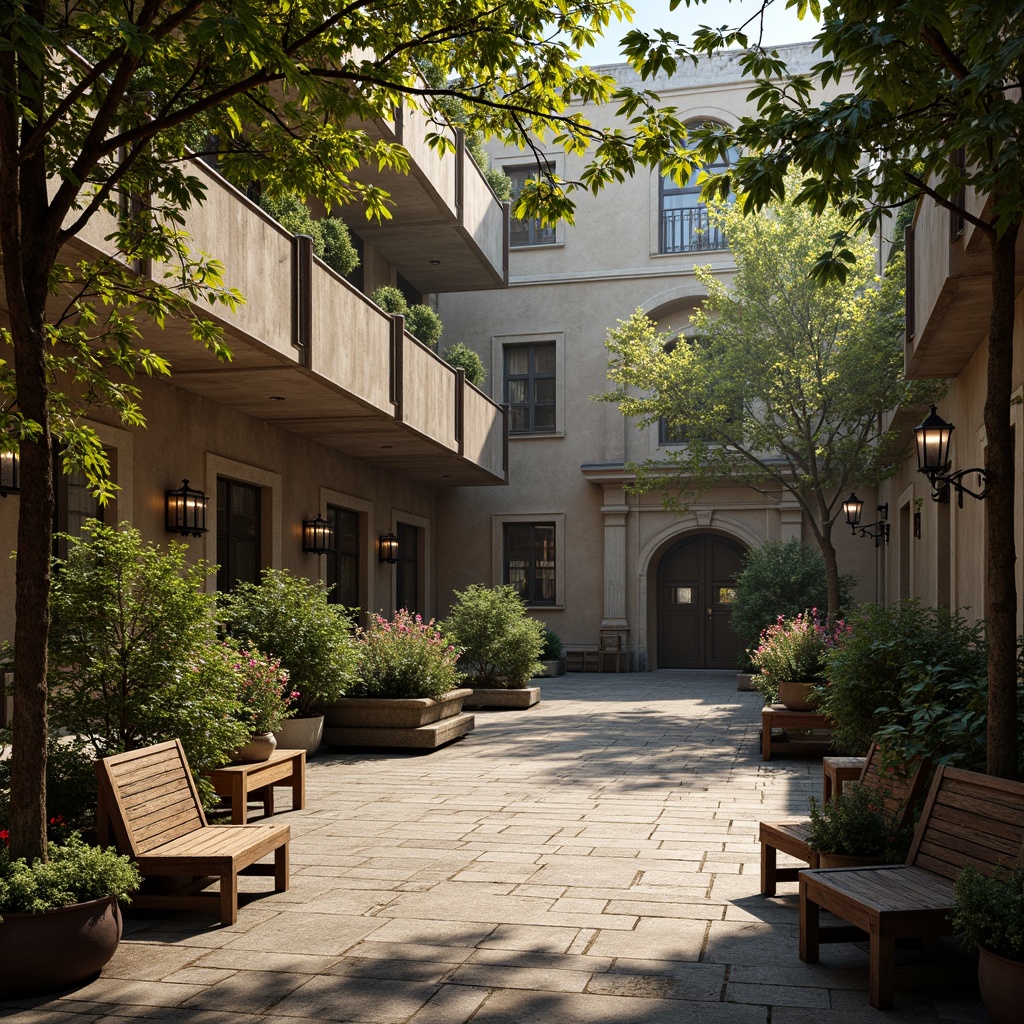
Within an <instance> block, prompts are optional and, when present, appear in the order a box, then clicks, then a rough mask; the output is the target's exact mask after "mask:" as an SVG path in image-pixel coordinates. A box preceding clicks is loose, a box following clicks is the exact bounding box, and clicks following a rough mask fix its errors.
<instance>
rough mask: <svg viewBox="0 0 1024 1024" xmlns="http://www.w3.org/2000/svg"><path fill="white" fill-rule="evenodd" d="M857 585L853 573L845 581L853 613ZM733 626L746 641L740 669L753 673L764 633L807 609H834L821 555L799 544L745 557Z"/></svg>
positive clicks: (843, 592) (764, 548) (775, 544)
mask: <svg viewBox="0 0 1024 1024" xmlns="http://www.w3.org/2000/svg"><path fill="white" fill-rule="evenodd" d="M856 585H857V580H856V578H855V577H854V576H852V575H850V574H849V573H844V574H843V575H842V576H841V577H840V578H839V592H840V603H841V606H842V607H843V608H849V607H850V602H851V598H852V594H853V588H854V587H855V586H856ZM734 587H735V595H734V596H733V601H732V604H731V606H730V609H729V622H730V624H731V625H732V628H733V629H734V630H735V631H736V633H737V635H738V636H739V638H740V641H741V644H742V648H743V653H742V654H741V655H740V665H739V668H740V670H741V671H743V672H751V671H753V664H752V662H751V655H752V653H753V650H754V648H756V647H757V643H758V640H759V638H760V636H761V633H762V631H763V630H765V629H767V628H768V627H769V626H770V625H772V624H773V623H774V622H777V621H778V617H779V616H780V615H781V616H784V617H787V618H792V617H793V616H795V615H798V614H799V613H800V612H802V611H804V609H805V608H825V607H827V606H828V583H827V581H826V578H825V562H824V559H822V557H821V552H820V551H817V550H816V549H814V548H810V547H808V546H807V545H806V544H802V543H801V542H800V541H799V540H795V539H794V540H788V541H785V542H783V541H768V543H767V544H762V545H761V547H757V548H751V550H750V551H748V552H747V553H746V554H745V555H744V556H743V568H742V569H740V571H739V572H738V573H737V574H736V579H735V584H734Z"/></svg>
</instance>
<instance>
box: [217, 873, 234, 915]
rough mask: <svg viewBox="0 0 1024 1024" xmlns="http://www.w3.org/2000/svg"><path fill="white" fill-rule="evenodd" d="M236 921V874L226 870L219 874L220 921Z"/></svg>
mask: <svg viewBox="0 0 1024 1024" xmlns="http://www.w3.org/2000/svg"><path fill="white" fill-rule="evenodd" d="M237 922H238V874H237V873H236V872H234V871H227V872H225V873H224V874H223V875H221V876H220V923H221V924H236V923H237Z"/></svg>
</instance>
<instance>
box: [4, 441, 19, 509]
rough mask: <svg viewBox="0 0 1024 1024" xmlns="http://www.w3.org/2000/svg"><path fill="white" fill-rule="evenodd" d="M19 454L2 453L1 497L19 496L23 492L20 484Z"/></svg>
mask: <svg viewBox="0 0 1024 1024" xmlns="http://www.w3.org/2000/svg"><path fill="white" fill-rule="evenodd" d="M18 468H19V467H18V453H17V452H0V496H2V497H4V498H6V497H7V495H8V494H17V493H18V492H19V491H20V490H21V485H20V484H19V483H18Z"/></svg>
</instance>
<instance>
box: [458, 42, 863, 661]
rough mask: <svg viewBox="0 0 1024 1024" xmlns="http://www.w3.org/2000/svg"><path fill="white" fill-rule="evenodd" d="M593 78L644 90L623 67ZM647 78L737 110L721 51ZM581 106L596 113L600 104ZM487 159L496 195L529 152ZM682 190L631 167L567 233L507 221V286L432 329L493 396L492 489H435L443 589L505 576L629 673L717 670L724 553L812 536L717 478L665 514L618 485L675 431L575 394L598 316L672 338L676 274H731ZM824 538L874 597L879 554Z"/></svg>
mask: <svg viewBox="0 0 1024 1024" xmlns="http://www.w3.org/2000/svg"><path fill="white" fill-rule="evenodd" d="M779 49H780V52H781V53H782V56H783V58H784V59H785V60H786V61H787V63H788V64H789V66H790V67H791V68H793V69H796V70H800V69H805V68H808V67H809V66H810V65H811V63H813V58H812V53H811V48H810V45H808V44H795V45H792V46H786V47H780V48H779ZM602 70H605V71H607V72H609V73H611V74H613V75H614V76H615V77H616V79H617V81H618V82H619V83H620V84H623V85H625V84H628V85H633V86H640V85H641V84H642V83H640V81H639V79H638V78H637V76H636V74H635V73H634V72H633V71H632V70H631V69H630V68H629V67H628V66H625V65H615V66H612V67H609V68H604V69H602ZM648 87H650V88H653V89H654V91H655V92H657V93H658V95H659V96H660V98H661V101H662V103H663V104H665V105H667V106H674V107H676V108H677V110H678V111H679V113H680V115H681V116H682V117H683V118H684V119H685V120H686V121H692V122H694V123H702V122H706V121H720V122H723V123H726V124H735V123H736V122H737V120H738V119H739V118H740V117H742V116H744V115H746V114H753V113H754V112H755V109H754V106H753V104H752V103H751V102H750V101H749V100H748V98H747V95H748V93H749V91H750V83H749V81H744V80H743V79H742V77H741V69H740V66H739V61H738V55H737V54H732V53H728V54H725V55H722V56H720V57H717V58H715V59H713V60H708V61H701V63H700V66H699V67H696V68H694V67H692V66H685V67H682V68H680V70H679V71H678V72H677V73H676V74H675V75H674V76H673V77H671V78H668V79H659V80H657V81H655V82H654V83H653V84H651V83H648ZM588 116H592V119H593V120H594V121H595V122H597V123H602V124H609V123H613V121H614V114H613V113H612V111H611V110H610V109H608V110H606V109H604V108H598V109H596V110H594V111H592V112H591V111H588ZM491 156H492V161H493V163H494V165H495V166H498V167H501V168H502V169H504V170H505V172H506V173H507V174H508V175H509V176H510V177H511V178H512V180H513V184H514V186H515V184H516V183H521V182H522V181H523V180H525V178H527V177H529V176H532V175H535V174H536V161H535V159H534V157H533V155H532V154H524V153H522V152H518V151H514V150H510V149H502V148H495V149H493V150H492V151H491ZM544 156H545V158H546V159H547V161H548V162H549V164H550V165H551V166H552V167H553V169H554V170H555V171H556V172H557V173H558V174H559V175H560V176H561V177H563V178H567V179H572V178H574V177H575V176H576V175H577V174H578V172H579V170H580V168H581V164H580V161H579V160H578V159H573V158H569V157H566V156H565V155H564V154H562V153H560V152H557V151H556V150H555V149H554V148H550V149H547V150H545V151H544ZM699 192H700V188H699V186H698V185H697V184H696V181H695V180H692V181H691V182H689V183H687V184H686V185H683V186H680V185H678V184H677V183H674V182H673V181H672V180H671V179H669V178H665V177H662V176H661V175H660V174H659V173H658V172H657V171H651V172H647V171H642V172H639V173H637V174H636V175H635V176H633V177H631V178H629V179H627V180H626V181H624V182H623V183H621V184H616V185H610V186H608V187H606V188H605V189H604V190H603V191H602V192H601V193H600V194H599V195H598V196H596V197H595V196H589V195H587V196H583V197H581V198H580V200H579V204H578V208H577V212H576V217H575V225H574V226H565V225H561V224H560V225H559V226H558V227H556V228H554V229H551V228H545V227H542V226H540V225H539V224H536V223H524V222H513V226H512V230H511V232H510V241H511V252H510V257H509V286H508V287H507V288H506V289H503V290H501V291H488V292H477V293H473V294H446V295H442V296H440V298H439V304H438V308H439V311H440V312H441V315H442V318H443V320H444V323H445V337H446V338H447V339H451V340H452V341H461V342H463V343H464V344H466V345H469V346H470V347H471V348H474V349H475V350H476V351H477V352H478V353H479V354H480V356H481V357H482V359H483V361H484V364H485V367H486V369H487V374H488V376H487V381H486V383H485V385H484V390H485V391H487V393H488V394H489V395H490V396H491V398H492V399H493V400H494V401H496V402H502V403H505V404H507V405H508V407H509V479H510V486H509V487H508V488H504V489H501V490H493V489H486V490H485V489H481V490H478V491H469V490H467V489H462V488H456V489H454V490H451V491H447V492H445V493H444V494H443V495H442V496H441V507H440V518H441V521H442V523H443V527H442V530H441V536H440V546H441V559H440V582H441V586H442V589H444V590H448V589H459V588H461V587H462V586H465V585H466V584H467V583H469V582H472V581H474V580H479V579H483V580H485V581H487V582H489V583H491V584H497V583H501V582H511V583H514V584H516V585H517V586H519V587H520V588H521V589H522V592H523V593H524V595H525V596H526V597H527V600H528V603H529V604H530V606H531V609H532V611H533V612H534V613H535V614H536V615H537V616H538V617H539V618H541V619H543V621H544V622H545V623H546V624H547V625H548V626H549V627H550V628H552V629H553V630H554V631H555V632H556V633H558V634H559V636H560V637H561V638H562V639H563V641H564V642H565V643H566V644H567V645H568V646H569V647H571V648H573V649H582V650H591V649H596V648H597V647H598V645H599V644H600V643H601V642H602V637H610V638H611V639H612V643H613V644H621V645H622V646H623V647H624V648H625V649H626V650H628V651H629V652H630V656H631V660H632V664H633V666H634V667H635V668H639V669H644V668H654V667H677V668H700V667H713V668H733V667H735V666H736V663H737V655H738V653H739V651H738V641H737V638H736V637H735V634H734V633H733V632H732V630H731V629H730V627H729V601H730V599H731V596H732V576H733V574H734V573H735V571H736V570H737V568H738V567H739V564H740V558H741V557H742V554H743V553H744V552H745V551H747V550H749V549H750V548H752V547H755V546H757V545H760V544H762V543H764V542H765V541H767V540H771V539H778V540H788V539H790V538H794V537H795V538H799V539H801V540H804V541H806V542H808V543H810V544H813V543H814V541H813V538H812V536H811V533H810V531H809V529H808V524H807V523H806V522H805V521H804V518H803V513H802V512H801V509H800V507H799V506H798V504H797V503H796V501H795V500H794V499H793V498H791V497H790V496H789V495H788V494H787V493H785V492H783V491H782V490H781V489H780V490H779V491H778V492H777V493H774V494H769V495H767V496H765V495H762V494H760V493H758V492H755V491H753V490H751V489H748V488H740V487H735V486H729V485H722V486H720V487H717V488H715V489H714V490H712V491H711V492H709V493H708V494H706V495H704V496H703V497H702V498H701V499H700V500H699V501H696V502H694V503H693V504H692V505H691V506H690V508H689V510H688V511H687V512H686V513H685V514H683V515H679V514H677V513H675V512H672V511H669V510H666V509H665V508H664V507H663V502H662V497H661V495H660V494H659V493H656V492H651V493H648V494H645V495H637V494H634V493H631V492H630V491H629V489H628V485H629V484H630V483H631V481H632V480H633V479H634V475H633V473H632V472H631V471H630V469H629V468H628V467H629V465H630V464H631V463H632V464H638V463H643V462H645V461H646V460H648V459H652V458H653V459H657V458H659V457H662V456H663V455H664V454H665V453H666V452H667V451H668V450H669V448H670V447H671V446H672V445H674V444H676V443H679V440H680V439H678V438H673V437H672V436H671V435H670V433H668V432H666V431H665V430H664V429H661V430H658V429H654V428H651V429H644V430H641V429H638V428H637V425H636V424H635V423H633V422H630V421H628V420H626V419H625V418H624V417H623V416H622V415H621V414H620V413H619V411H618V409H617V407H616V406H615V405H614V404H611V403H603V402H596V401H594V400H593V397H594V396H595V395H599V394H601V393H602V392H605V391H607V390H608V387H609V384H608V381H607V362H608V353H607V351H606V349H605V346H604V342H605V337H606V332H607V330H608V329H609V328H610V327H614V326H615V325H616V322H617V321H619V320H625V319H628V317H629V316H630V315H631V314H632V313H633V311H634V310H636V309H641V310H643V312H644V313H646V314H647V315H648V316H650V317H651V318H652V319H654V320H655V321H657V323H658V326H659V329H660V330H661V331H663V332H668V333H670V334H674V335H683V336H685V335H686V334H687V332H688V331H689V330H691V328H690V322H689V318H690V315H691V314H692V313H693V311H694V309H695V308H696V307H697V306H698V305H699V304H700V302H701V300H702V299H703V297H704V291H703V288H702V286H701V285H700V284H699V283H698V281H697V280H696V277H695V275H694V267H695V266H696V265H702V266H710V267H712V268H713V269H714V271H715V272H716V273H718V274H719V275H722V276H724V277H725V278H726V280H728V277H729V274H730V273H731V271H732V270H733V269H734V267H735V264H734V261H733V258H732V255H731V254H730V252H729V248H728V240H727V239H726V238H724V237H723V236H722V235H721V233H720V232H718V231H716V230H715V229H714V228H712V227H709V225H708V223H707V217H706V210H705V209H704V207H703V205H702V204H701V202H700V196H699ZM866 494H867V492H865V495H866ZM865 495H862V497H864V496H865ZM873 498H874V496H873V495H867V497H866V500H868V501H873ZM467 523H471V524H473V525H472V528H471V529H468V530H467V528H466V524H467ZM834 536H835V538H836V543H837V546H838V548H839V559H840V566H841V569H842V570H843V571H848V572H852V573H853V574H854V575H855V576H857V578H858V579H859V581H860V584H859V587H858V590H857V597H858V598H859V599H861V600H876V599H880V598H881V597H882V596H883V595H882V593H881V592H880V591H879V590H878V587H879V585H880V584H879V580H880V578H881V577H880V571H881V566H882V556H881V555H880V554H878V553H876V551H875V548H874V546H873V545H870V544H866V543H864V542H863V541H862V540H860V539H859V538H853V537H852V536H851V535H850V533H849V532H846V531H843V530H842V529H837V530H836V531H835V534H834ZM616 638H617V639H616Z"/></svg>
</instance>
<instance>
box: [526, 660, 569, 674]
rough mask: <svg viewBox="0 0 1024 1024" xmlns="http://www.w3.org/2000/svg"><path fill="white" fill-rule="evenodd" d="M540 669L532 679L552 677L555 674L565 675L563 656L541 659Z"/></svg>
mask: <svg viewBox="0 0 1024 1024" xmlns="http://www.w3.org/2000/svg"><path fill="white" fill-rule="evenodd" d="M541 665H542V666H543V667H542V668H541V670H540V671H539V672H538V673H537V674H536V675H535V676H534V677H533V678H534V679H554V678H555V677H556V676H564V675H565V658H549V659H547V660H546V661H542V662H541Z"/></svg>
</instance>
